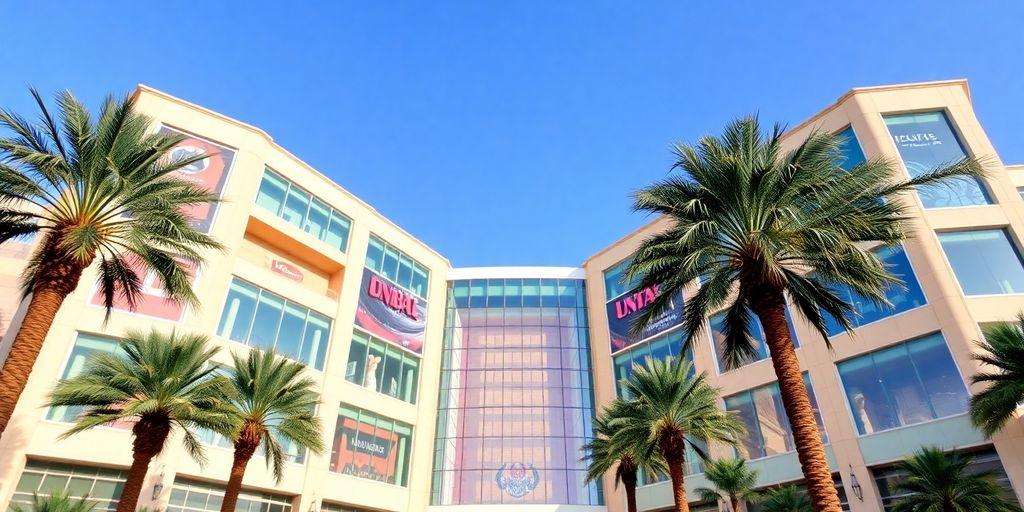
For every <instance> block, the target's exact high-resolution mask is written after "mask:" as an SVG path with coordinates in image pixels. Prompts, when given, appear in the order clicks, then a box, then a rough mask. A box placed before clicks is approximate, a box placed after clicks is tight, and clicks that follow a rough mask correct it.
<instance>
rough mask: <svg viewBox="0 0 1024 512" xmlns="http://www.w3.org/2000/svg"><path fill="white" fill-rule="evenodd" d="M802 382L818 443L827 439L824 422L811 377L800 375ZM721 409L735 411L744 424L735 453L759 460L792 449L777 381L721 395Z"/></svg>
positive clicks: (786, 417)
mask: <svg viewBox="0 0 1024 512" xmlns="http://www.w3.org/2000/svg"><path fill="white" fill-rule="evenodd" d="M804 385H805V386H807V395H808V397H809V398H810V399H811V407H812V408H814V419H815V421H816V422H817V423H818V431H819V432H820V433H821V442H823V443H827V442H828V435H827V434H826V433H825V425H824V423H822V421H821V412H820V411H819V410H818V400H817V398H815V396H814V387H813V386H811V380H810V379H809V378H808V377H807V374H804ZM725 409H726V410H728V411H733V412H735V413H736V414H737V415H738V416H739V418H740V420H742V421H743V423H744V424H745V425H746V427H747V429H746V430H747V432H746V434H745V435H744V436H743V437H742V438H741V439H740V446H739V448H738V449H737V451H738V453H739V456H741V457H743V458H745V459H759V458H761V457H770V456H772V455H778V454H780V453H788V452H791V451H793V450H795V449H796V445H795V444H794V442H793V431H792V430H791V429H790V427H789V417H788V416H786V411H785V409H784V408H783V406H782V396H781V395H780V394H779V384H778V383H777V382H773V383H771V384H768V385H767V386H761V387H759V388H754V389H751V390H749V391H744V392H742V393H738V394H735V395H732V396H729V397H726V398H725Z"/></svg>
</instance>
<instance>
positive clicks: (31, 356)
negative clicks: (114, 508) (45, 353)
mask: <svg viewBox="0 0 1024 512" xmlns="http://www.w3.org/2000/svg"><path fill="white" fill-rule="evenodd" d="M50 239H52V237H48V238H47V241H46V242H45V243H44V246H43V247H41V248H40V249H39V250H40V251H51V252H49V253H48V254H59V253H60V251H59V249H57V248H56V247H55V244H54V243H53V242H50V241H49V240H50ZM44 254H47V253H46V252H44ZM86 266H87V265H82V264H81V263H78V262H76V261H75V260H74V259H72V258H71V257H63V258H61V257H56V258H53V259H50V260H46V261H43V262H41V263H40V265H39V271H38V273H37V274H36V282H35V286H33V288H32V300H31V301H30V302H29V305H28V310H27V311H26V312H25V318H24V319H23V320H22V322H21V327H19V328H18V334H16V335H15V336H14V342H13V343H12V344H11V350H10V352H9V353H8V354H7V359H6V360H4V365H3V368H0V436H3V433H4V431H5V430H7V424H8V423H9V422H10V421H11V416H13V415H14V407H15V406H16V405H17V404H18V398H20V397H21V393H22V392H23V391H24V390H25V385H26V384H27V383H28V376H29V374H30V373H32V367H33V366H35V363H36V358H37V357H39V351H40V350H42V348H43V342H44V341H45V340H46V334H47V333H48V332H50V325H51V324H53V319H54V318H55V317H56V316H57V311H58V310H59V309H60V306H61V304H63V303H64V299H65V298H66V297H67V296H68V295H70V294H71V292H73V291H74V290H75V288H76V287H77V286H78V280H79V279H81V277H82V271H83V270H85V267H86Z"/></svg>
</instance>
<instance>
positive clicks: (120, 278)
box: [0, 89, 220, 435]
mask: <svg viewBox="0 0 1024 512" xmlns="http://www.w3.org/2000/svg"><path fill="white" fill-rule="evenodd" d="M32 95H33V97H35V100H36V103H38V105H39V109H40V111H41V115H40V119H39V121H38V122H30V121H28V120H26V119H25V118H23V117H21V116H19V115H17V114H15V113H13V112H9V111H6V110H0V127H5V128H7V129H8V130H9V131H10V132H12V133H11V135H9V136H8V137H0V243H4V242H6V241H8V240H11V239H13V238H17V237H21V236H25V235H32V234H38V235H41V237H42V238H41V241H40V243H39V245H38V247H37V248H36V250H35V252H34V253H33V255H32V256H31V258H30V259H29V261H28V263H27V266H26V268H25V273H24V274H23V278H22V290H23V292H24V294H25V296H31V301H30V302H29V304H28V310H27V311H26V313H25V317H24V320H23V321H22V324H21V327H20V328H19V329H18V333H17V334H16V335H15V337H14V342H13V345H12V346H11V349H10V352H9V353H8V355H7V359H6V360H5V361H4V364H3V368H2V369H0V435H2V434H3V432H4V430H5V429H6V428H7V423H8V422H9V421H10V419H11V415H12V414H13V413H14V406H15V405H16V404H17V402H18V397H19V396H20V395H21V393H22V391H23V390H24V389H25V384H26V382H27V381H28V376H29V374H30V373H31V372H32V366H33V365H34V364H35V360H36V357H37V356H38V355H39V351H40V350H41V349H42V346H43V341H44V340H45V339H46V333H47V332H48V331H49V329H50V324H52V323H53V319H54V317H55V316H56V315H57V311H58V310H59V309H60V306H61V304H62V303H63V302H64V299H65V297H67V296H68V294H70V293H71V292H72V291H74V290H75V288H77V287H78V281H79V279H80V278H81V276H82V273H83V271H84V270H85V269H86V268H87V267H89V266H90V265H91V264H93V263H94V262H98V268H97V270H98V278H97V281H98V284H99V290H100V292H101V293H102V296H103V299H104V305H105V306H106V308H107V314H108V315H109V314H110V308H111V307H112V306H113V304H114V298H115V297H119V298H120V300H123V301H124V302H126V303H127V304H128V305H129V306H130V307H134V306H135V303H136V301H137V300H138V297H139V294H140V292H141V290H142V288H143V287H142V279H143V278H144V273H145V272H146V271H153V272H155V273H156V275H157V276H158V277H159V279H160V280H161V281H162V283H163V285H164V289H165V291H166V294H167V298H168V299H170V300H173V301H176V302H181V303H185V304H189V305H193V306H194V305H198V303H199V302H198V300H197V299H196V296H195V294H194V293H193V292H192V287H191V286H192V285H191V283H190V280H189V272H188V270H187V268H188V267H192V268H198V267H199V266H200V264H201V263H202V260H203V257H202V255H201V252H202V251H203V250H205V249H217V248H220V244H218V243H217V242H216V241H215V240H214V239H213V238H211V237H210V236H208V235H205V234H203V233H200V232H198V231H197V230H195V229H193V228H192V227H191V226H190V224H189V218H188V217H187V216H186V215H185V214H184V213H182V212H183V210H184V209H185V208H188V207H191V206H193V205H202V204H208V203H211V202H213V201H216V197H215V196H214V195H212V194H210V193H209V192H208V191H206V190H205V189H203V188H201V187H199V186H197V185H194V184H192V183H191V182H188V181H185V180H182V179H179V178H176V177H173V176H172V173H174V172H176V171H178V170H179V169H181V168H183V167H186V166H188V165H191V164H193V163H195V162H197V161H201V160H202V159H204V158H206V155H195V156H192V157H189V158H184V159H171V158H169V157H168V152H169V151H170V150H171V149H172V148H173V147H174V146H175V145H176V144H178V142H180V141H181V140H182V137H179V136H171V135H167V134H162V133H153V132H152V131H151V130H150V126H151V124H152V121H151V120H150V119H149V118H147V117H145V116H142V115H140V114H138V113H137V112H135V110H134V107H133V104H132V101H131V100H130V99H128V98H123V99H120V100H115V99H114V98H113V97H108V98H107V100H106V102H104V104H103V107H102V109H101V111H100V115H99V117H98V118H97V119H95V120H94V119H92V118H91V116H90V115H89V112H88V111H87V110H86V109H85V107H84V106H83V105H82V104H81V103H79V101H78V100H77V99H75V97H74V96H72V95H71V93H70V92H67V91H65V92H63V93H61V94H60V95H59V96H58V98H57V103H58V104H59V108H60V112H59V116H60V119H59V123H58V120H56V119H54V117H53V115H51V113H50V111H49V110H48V109H47V107H46V104H45V103H44V102H43V100H42V98H40V96H39V94H38V93H37V92H36V91H35V90H34V89H33V90H32ZM140 268H141V272H142V274H140V273H139V272H140Z"/></svg>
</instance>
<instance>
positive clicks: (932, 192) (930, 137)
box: [885, 112, 992, 208]
mask: <svg viewBox="0 0 1024 512" xmlns="http://www.w3.org/2000/svg"><path fill="white" fill-rule="evenodd" d="M885 124H886V126H888V127H889V134H890V135H892V140H893V142H895V143H896V149H897V150H898V151H899V153H900V157H901V158H902V159H903V165H905V166H906V168H907V172H909V173H910V175H911V176H920V175H922V174H924V173H927V172H931V171H934V170H935V169H938V168H940V167H942V166H944V165H948V164H952V163H954V162H957V161H959V160H960V159H962V158H964V157H966V156H967V152H966V151H964V148H963V146H962V145H961V144H960V140H959V139H958V138H957V136H956V134H955V133H954V132H953V127H952V126H950V124H949V119H947V118H946V114H945V113H943V112H928V113H922V114H900V115H893V116H885ZM917 193H918V195H919V196H920V197H921V203H922V204H923V205H924V207H925V208H948V207H956V206H975V205H984V204H992V199H991V198H989V195H988V192H987V191H986V190H985V187H984V186H983V185H982V183H981V182H980V181H978V180H959V181H952V182H949V183H947V184H941V185H934V186H929V187H919V188H918V189H917Z"/></svg>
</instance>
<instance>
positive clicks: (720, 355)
mask: <svg viewBox="0 0 1024 512" xmlns="http://www.w3.org/2000/svg"><path fill="white" fill-rule="evenodd" d="M708 323H709V324H710V326H711V342H712V344H713V345H714V347H715V357H716V359H717V361H718V371H719V373H725V372H727V371H730V370H733V369H734V368H729V366H728V365H726V364H725V311H722V312H721V313H718V314H716V315H714V316H712V317H711V318H710V319H709V320H708ZM786 325H788V326H789V334H790V336H791V337H792V338H793V346H794V347H799V346H800V341H799V340H798V339H797V337H796V329H795V328H794V327H793V317H792V316H790V313H789V306H786ZM747 328H748V330H749V332H750V335H751V336H752V337H753V338H754V345H755V347H756V348H757V354H756V355H755V356H754V358H753V359H751V358H745V360H743V361H741V362H740V365H739V366H738V367H737V368H739V367H743V366H746V365H748V364H750V363H754V362H757V361H761V360H763V359H768V344H767V342H766V341H765V340H766V339H767V338H766V337H765V333H764V328H763V327H762V326H761V321H760V320H758V319H757V315H755V314H754V313H753V312H751V313H750V323H749V325H748V326H747Z"/></svg>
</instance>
